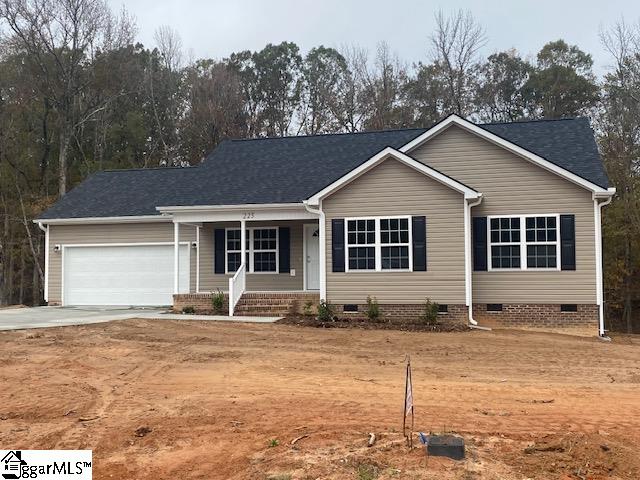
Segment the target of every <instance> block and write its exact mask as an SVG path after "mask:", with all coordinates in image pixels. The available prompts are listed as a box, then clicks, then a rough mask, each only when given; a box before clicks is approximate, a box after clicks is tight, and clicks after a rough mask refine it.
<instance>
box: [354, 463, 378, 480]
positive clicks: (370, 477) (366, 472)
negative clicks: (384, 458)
mask: <svg viewBox="0 0 640 480" xmlns="http://www.w3.org/2000/svg"><path fill="white" fill-rule="evenodd" d="M378 475H379V471H378V467H376V466H375V465H371V464H369V463H361V464H360V465H358V480H376V478H378Z"/></svg>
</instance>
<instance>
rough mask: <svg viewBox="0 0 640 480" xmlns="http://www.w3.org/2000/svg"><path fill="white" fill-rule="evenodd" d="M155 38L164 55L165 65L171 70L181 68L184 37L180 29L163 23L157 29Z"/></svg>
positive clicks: (161, 53)
mask: <svg viewBox="0 0 640 480" xmlns="http://www.w3.org/2000/svg"><path fill="white" fill-rule="evenodd" d="M153 39H154V40H155V42H156V46H157V47H158V50H159V51H160V55H162V58H163V60H164V62H165V67H166V68H167V69H168V70H169V71H171V72H174V71H176V70H178V69H180V67H181V66H182V60H183V51H182V39H181V38H180V34H179V33H178V31H177V30H174V29H173V28H171V27H170V26H168V25H163V26H161V27H159V28H158V29H157V30H156V32H155V34H154V35H153Z"/></svg>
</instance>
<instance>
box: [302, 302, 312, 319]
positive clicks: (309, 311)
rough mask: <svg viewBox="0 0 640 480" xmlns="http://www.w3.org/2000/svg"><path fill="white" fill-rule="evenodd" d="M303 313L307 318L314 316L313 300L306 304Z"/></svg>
mask: <svg viewBox="0 0 640 480" xmlns="http://www.w3.org/2000/svg"><path fill="white" fill-rule="evenodd" d="M302 313H303V315H305V316H307V317H308V316H311V315H313V302H312V301H311V300H307V301H306V302H304V307H302Z"/></svg>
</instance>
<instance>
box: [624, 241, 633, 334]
mask: <svg viewBox="0 0 640 480" xmlns="http://www.w3.org/2000/svg"><path fill="white" fill-rule="evenodd" d="M624 267H625V271H626V274H625V279H624V320H625V323H626V325H627V333H633V314H632V310H633V299H632V296H633V294H632V285H631V283H632V277H631V273H630V269H631V268H632V266H631V239H630V238H629V236H627V238H626V239H625V249H624Z"/></svg>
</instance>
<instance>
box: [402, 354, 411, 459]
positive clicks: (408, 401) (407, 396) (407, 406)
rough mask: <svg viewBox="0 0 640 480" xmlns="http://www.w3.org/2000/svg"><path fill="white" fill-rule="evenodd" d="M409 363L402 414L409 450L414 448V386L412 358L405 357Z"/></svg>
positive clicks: (403, 429) (404, 433)
mask: <svg viewBox="0 0 640 480" xmlns="http://www.w3.org/2000/svg"><path fill="white" fill-rule="evenodd" d="M405 359H406V361H407V371H406V379H405V383H404V410H403V412H402V435H404V438H405V439H406V440H407V445H408V446H409V448H413V386H412V384H411V357H410V356H409V355H407V356H406V357H405ZM409 414H411V426H410V427H409V435H407V416H409Z"/></svg>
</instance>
